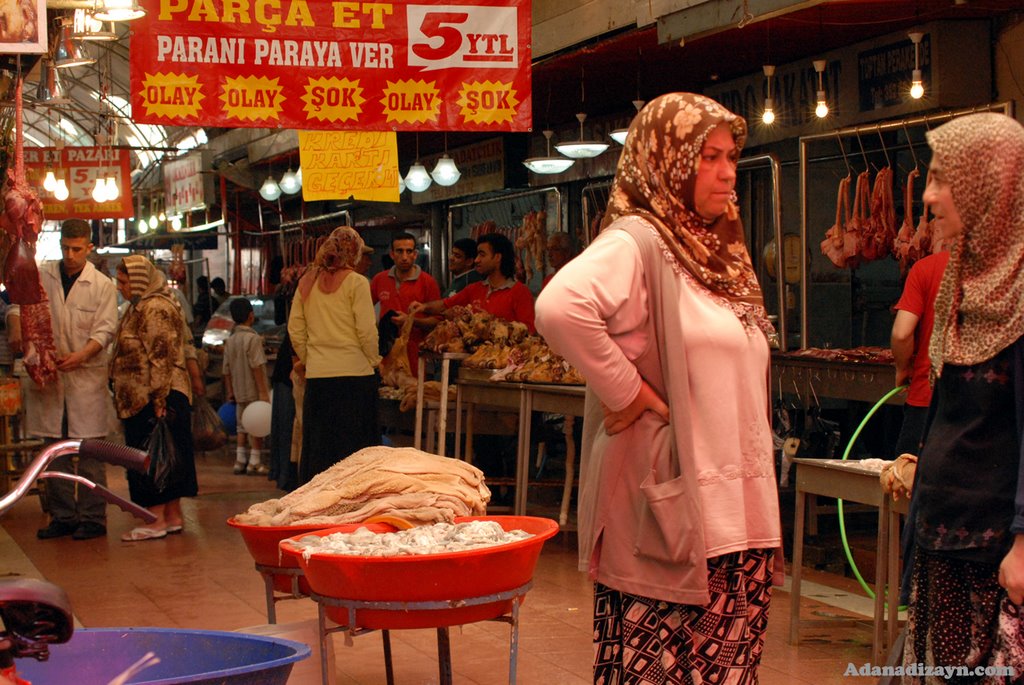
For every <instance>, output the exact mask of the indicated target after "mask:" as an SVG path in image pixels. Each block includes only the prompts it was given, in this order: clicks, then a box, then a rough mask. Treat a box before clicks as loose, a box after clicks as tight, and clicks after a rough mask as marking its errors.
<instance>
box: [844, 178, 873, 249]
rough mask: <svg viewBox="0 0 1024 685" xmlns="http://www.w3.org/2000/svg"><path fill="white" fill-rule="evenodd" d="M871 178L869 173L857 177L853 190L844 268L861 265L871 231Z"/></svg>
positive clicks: (845, 238) (845, 237)
mask: <svg viewBox="0 0 1024 685" xmlns="http://www.w3.org/2000/svg"><path fill="white" fill-rule="evenodd" d="M870 186H871V177H870V176H869V174H868V172H867V171H862V172H861V173H860V174H858V175H857V185H856V186H855V187H854V189H853V211H852V212H850V220H849V222H847V224H846V231H845V232H844V233H843V257H844V266H846V267H847V268H850V269H854V268H856V267H857V266H859V265H860V260H861V252H862V245H861V242H862V241H863V240H864V235H865V234H866V233H867V232H868V231H870V230H871V226H870V220H871V215H870V214H869V213H868V205H869V203H870V202H871V198H870V193H871V190H870Z"/></svg>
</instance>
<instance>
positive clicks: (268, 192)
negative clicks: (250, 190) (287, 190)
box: [260, 176, 281, 202]
mask: <svg viewBox="0 0 1024 685" xmlns="http://www.w3.org/2000/svg"><path fill="white" fill-rule="evenodd" d="M260 197H262V198H263V199H264V200H266V201H267V202H273V201H274V200H276V199H277V198H279V197H281V186H279V185H278V184H277V181H275V180H274V177H273V176H267V180H266V181H264V182H263V185H261V186H260Z"/></svg>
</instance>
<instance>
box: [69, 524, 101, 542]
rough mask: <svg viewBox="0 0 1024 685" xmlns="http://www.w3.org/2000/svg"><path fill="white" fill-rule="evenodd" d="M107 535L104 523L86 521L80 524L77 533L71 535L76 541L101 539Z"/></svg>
mask: <svg viewBox="0 0 1024 685" xmlns="http://www.w3.org/2000/svg"><path fill="white" fill-rule="evenodd" d="M106 534H107V527H106V526H105V525H103V524H102V523H95V522H93V521H86V522H85V523H81V524H79V526H78V528H75V532H74V533H72V534H71V537H72V539H74V540H92V539H93V538H101V537H103V536H104V535H106Z"/></svg>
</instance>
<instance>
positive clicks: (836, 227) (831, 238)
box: [821, 176, 850, 269]
mask: <svg viewBox="0 0 1024 685" xmlns="http://www.w3.org/2000/svg"><path fill="white" fill-rule="evenodd" d="M849 194H850V177H849V176H846V177H845V178H843V179H842V180H841V181H839V190H838V192H837V194H836V222H835V223H834V224H832V228H830V229H828V230H827V231H825V239H824V240H822V241H821V253H822V254H823V255H825V256H826V257H828V258H829V261H831V262H832V263H833V264H835V265H836V266H837V267H839V268H840V269H841V268H843V267H844V266H846V257H844V256H843V232H844V227H845V225H846V223H847V222H848V221H849V214H850V211H849V209H850V200H849Z"/></svg>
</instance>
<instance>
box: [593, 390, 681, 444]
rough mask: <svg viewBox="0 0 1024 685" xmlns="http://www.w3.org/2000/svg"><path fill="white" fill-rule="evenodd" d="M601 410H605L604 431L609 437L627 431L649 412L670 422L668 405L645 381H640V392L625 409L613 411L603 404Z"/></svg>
mask: <svg viewBox="0 0 1024 685" xmlns="http://www.w3.org/2000/svg"><path fill="white" fill-rule="evenodd" d="M601 408H602V409H603V410H604V431H605V433H607V434H608V435H615V434H616V433H621V432H622V431H624V430H626V429H627V428H629V427H630V426H632V425H633V424H634V423H635V422H636V420H637V419H639V418H640V416H641V415H642V414H643V413H644V412H645V411H648V410H649V411H653V412H654V413H655V414H657V415H658V416H660V417H661V418H663V419H665V421H668V405H667V404H665V402H664V401H662V399H661V398H660V397H658V393H656V392H654V388H652V387H651V386H650V385H648V383H647V381H645V380H641V381H640V392H638V393H637V395H636V397H634V398H633V401H632V402H630V403H629V404H627V405H626V406H625V407H624V408H623V409H620V410H619V411H611V410H610V409H608V407H606V406H605V405H604V403H602V404H601Z"/></svg>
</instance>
